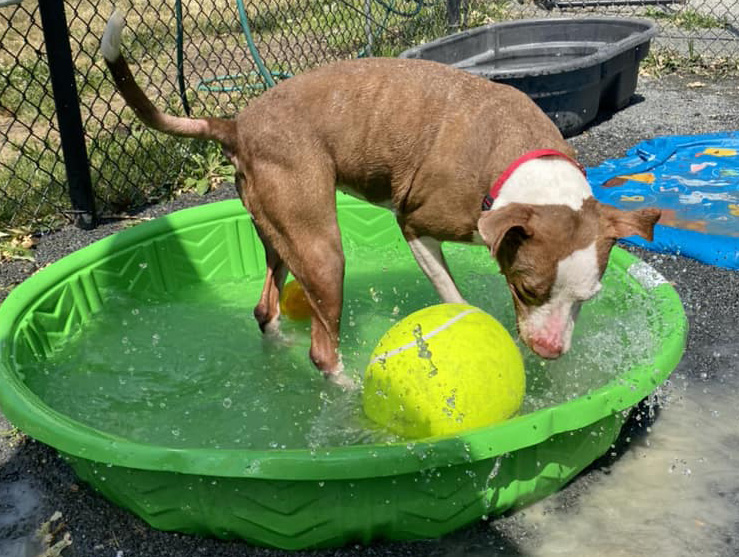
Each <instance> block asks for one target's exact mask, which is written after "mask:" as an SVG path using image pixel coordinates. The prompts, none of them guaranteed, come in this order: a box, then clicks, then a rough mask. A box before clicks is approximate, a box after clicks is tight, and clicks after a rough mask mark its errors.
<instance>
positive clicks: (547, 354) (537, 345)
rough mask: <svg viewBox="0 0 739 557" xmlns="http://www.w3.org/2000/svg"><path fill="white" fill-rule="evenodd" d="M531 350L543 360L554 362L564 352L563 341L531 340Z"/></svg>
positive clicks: (548, 339) (549, 339)
mask: <svg viewBox="0 0 739 557" xmlns="http://www.w3.org/2000/svg"><path fill="white" fill-rule="evenodd" d="M531 349H532V350H533V351H534V352H536V353H537V354H538V355H539V356H541V357H542V358H548V359H550V360H553V359H554V358H559V357H560V356H561V355H562V353H563V352H564V343H563V342H562V339H551V338H537V339H532V340H531Z"/></svg>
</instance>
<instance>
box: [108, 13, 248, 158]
mask: <svg viewBox="0 0 739 557" xmlns="http://www.w3.org/2000/svg"><path fill="white" fill-rule="evenodd" d="M125 24H126V22H125V20H124V18H123V15H122V14H121V13H120V12H119V11H117V10H116V11H115V12H113V15H112V16H110V19H109V20H108V24H107V25H106V26H105V32H104V33H103V38H102V41H101V44H100V50H101V51H102V53H103V57H104V58H105V63H106V65H107V66H108V69H110V72H111V73H112V74H113V81H114V82H115V84H116V87H117V88H118V91H119V92H120V94H121V95H122V96H123V98H124V99H125V101H126V103H127V104H128V106H130V107H131V108H132V109H133V110H134V112H135V113H136V115H137V116H138V117H139V118H140V119H141V121H143V122H144V123H145V124H146V125H147V126H149V127H151V128H154V129H155V130H159V131H161V132H164V133H167V134H170V135H178V136H182V137H195V138H199V139H211V140H215V141H219V142H220V143H221V144H222V145H223V146H224V148H225V149H226V150H230V151H233V150H234V147H235V144H236V123H235V122H234V121H233V120H226V119H223V118H183V117H180V116H172V115H170V114H166V113H164V112H162V111H161V110H159V109H158V108H157V107H156V106H154V105H153V104H152V102H151V101H150V100H149V99H148V98H147V97H146V94H145V93H144V92H143V91H142V90H141V88H140V87H139V86H138V84H137V83H136V81H135V80H134V78H133V75H131V70H130V68H129V67H128V63H127V62H126V60H125V58H124V57H123V56H122V55H121V33H122V32H123V27H124V26H125Z"/></svg>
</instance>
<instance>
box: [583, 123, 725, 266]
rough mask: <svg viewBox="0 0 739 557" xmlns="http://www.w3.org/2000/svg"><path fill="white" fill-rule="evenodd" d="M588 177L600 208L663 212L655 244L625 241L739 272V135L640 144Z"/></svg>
mask: <svg viewBox="0 0 739 557" xmlns="http://www.w3.org/2000/svg"><path fill="white" fill-rule="evenodd" d="M588 179H589V180H590V183H591V185H592V186H593V193H594V195H595V197H596V198H597V199H599V200H600V201H602V202H604V203H610V204H612V205H615V206H617V207H620V208H622V209H638V208H640V207H659V208H660V209H662V218H661V219H660V222H659V224H658V225H657V226H656V227H655V231H654V241H652V242H647V241H646V240H643V239H641V238H637V237H631V238H627V239H626V240H625V241H626V242H627V243H631V244H634V245H637V246H641V247H645V248H648V249H651V250H654V251H658V252H662V253H674V254H679V255H685V256H688V257H692V258H694V259H697V260H699V261H703V262H704V263H708V264H711V265H717V266H721V267H728V268H730V269H739V131H733V132H725V133H715V134H706V135H683V136H665V137H658V138H655V139H651V140H649V141H644V142H642V143H639V144H637V145H636V146H634V147H633V148H632V149H631V150H629V151H628V153H627V154H626V157H624V158H622V159H614V160H608V161H606V162H604V163H603V164H601V165H600V166H598V167H596V168H589V169H588Z"/></svg>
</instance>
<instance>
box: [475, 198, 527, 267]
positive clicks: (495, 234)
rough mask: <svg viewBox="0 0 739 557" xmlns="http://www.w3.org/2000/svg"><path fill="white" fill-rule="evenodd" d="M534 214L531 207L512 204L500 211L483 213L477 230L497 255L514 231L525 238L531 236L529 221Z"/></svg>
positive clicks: (493, 210)
mask: <svg viewBox="0 0 739 557" xmlns="http://www.w3.org/2000/svg"><path fill="white" fill-rule="evenodd" d="M533 214H534V209H533V208H532V207H531V206H529V205H521V204H520V203H511V204H509V205H506V206H505V207H501V208H500V209H492V210H490V211H483V212H482V214H481V215H480V218H479V219H478V221H477V230H478V232H480V236H482V239H483V240H484V241H485V244H487V246H488V247H490V251H491V252H492V254H493V255H497V254H498V250H499V249H500V245H501V243H502V242H503V239H504V238H505V237H506V235H507V234H508V233H509V232H512V231H513V230H514V229H517V231H519V232H520V233H521V234H523V235H524V236H531V234H532V230H531V227H530V225H529V221H530V220H531V216H532V215H533Z"/></svg>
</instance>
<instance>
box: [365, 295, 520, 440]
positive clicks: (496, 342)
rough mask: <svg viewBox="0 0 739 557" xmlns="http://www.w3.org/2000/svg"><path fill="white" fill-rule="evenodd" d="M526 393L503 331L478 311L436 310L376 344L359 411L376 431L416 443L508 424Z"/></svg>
mask: <svg viewBox="0 0 739 557" xmlns="http://www.w3.org/2000/svg"><path fill="white" fill-rule="evenodd" d="M525 389H526V376H525V374H524V368H523V359H522V358H521V352H520V351H519V349H518V347H517V346H516V344H515V343H514V341H513V339H512V338H511V335H510V334H508V331H507V330H506V329H505V327H503V325H501V324H500V323H499V322H498V321H496V320H495V319H494V318H493V317H492V316H490V315H488V314H487V313H485V312H484V311H482V310H481V309H478V308H476V307H473V306H470V305H466V304H440V305H436V306H431V307H427V308H425V309H422V310H420V311H417V312H415V313H412V314H411V315H409V316H408V317H406V318H405V319H403V320H402V321H400V322H398V323H396V324H395V325H393V326H392V327H391V328H390V329H389V330H388V331H387V332H386V333H385V335H384V336H383V337H382V338H381V339H380V342H379V343H378V345H377V347H376V348H375V350H374V352H373V353H372V356H371V359H370V363H369V366H368V367H367V369H366V371H365V374H364V390H363V394H362V397H363V398H362V403H363V406H364V411H365V413H366V414H367V416H369V417H370V418H371V419H373V420H374V421H376V422H377V423H379V424H382V425H384V426H386V427H387V428H389V429H390V430H391V431H393V432H395V433H398V434H399V435H402V436H403V437H415V438H418V437H428V436H434V435H447V434H451V433H455V432H458V431H461V430H464V429H470V428H474V427H479V426H484V425H489V424H494V423H496V422H501V421H503V420H506V419H508V418H510V417H511V416H513V415H514V414H515V413H516V412H517V411H518V409H519V408H520V407H521V403H522V402H523V396H524V391H525Z"/></svg>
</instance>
